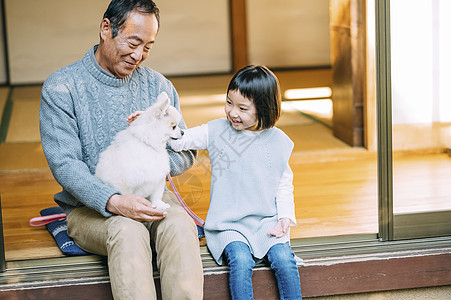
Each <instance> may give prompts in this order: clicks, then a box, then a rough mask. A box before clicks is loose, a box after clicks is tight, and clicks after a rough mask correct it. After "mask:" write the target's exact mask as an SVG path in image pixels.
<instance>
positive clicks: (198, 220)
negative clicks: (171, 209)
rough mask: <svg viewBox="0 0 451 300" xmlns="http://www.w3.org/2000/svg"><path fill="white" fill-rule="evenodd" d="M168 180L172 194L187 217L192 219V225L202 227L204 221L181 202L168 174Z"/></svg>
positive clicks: (180, 197)
mask: <svg viewBox="0 0 451 300" xmlns="http://www.w3.org/2000/svg"><path fill="white" fill-rule="evenodd" d="M168 180H169V183H170V184H171V187H172V191H173V192H174V194H175V196H176V197H177V200H179V202H180V205H182V207H183V208H184V209H185V210H186V212H187V213H188V215H190V216H191V218H193V220H194V223H196V225H199V226H204V223H205V221H204V220H202V219H201V218H199V217H198V216H197V215H196V214H195V213H194V212H193V211H192V210H191V209H190V208H189V207H188V205H186V203H185V201H183V199H182V196H180V193H179V191H178V190H177V188H176V187H175V184H174V181H172V177H171V175H169V173H168Z"/></svg>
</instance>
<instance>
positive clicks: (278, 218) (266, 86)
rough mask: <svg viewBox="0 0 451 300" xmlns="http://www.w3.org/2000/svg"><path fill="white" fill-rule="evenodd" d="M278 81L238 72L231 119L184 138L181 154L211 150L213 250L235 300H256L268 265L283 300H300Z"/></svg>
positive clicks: (250, 70) (258, 69)
mask: <svg viewBox="0 0 451 300" xmlns="http://www.w3.org/2000/svg"><path fill="white" fill-rule="evenodd" d="M280 106H281V96H280V88H279V82H278V80H277V77H276V76H275V75H274V74H273V73H272V72H271V71H270V70H269V69H268V68H266V67H264V66H247V67H245V68H243V69H241V70H240V71H238V72H237V73H236V74H235V76H234V77H233V78H232V80H231V82H230V84H229V87H228V89H227V99H226V103H225V114H226V119H217V120H213V121H210V122H208V123H207V124H203V125H201V126H198V127H194V128H191V129H188V130H186V131H185V134H184V136H183V138H182V139H180V140H176V141H171V142H170V143H169V145H170V146H171V148H172V149H173V150H175V151H181V150H186V149H197V150H200V149H206V150H208V152H209V156H210V161H211V172H212V178H211V192H210V208H209V210H208V214H207V218H206V221H205V226H204V230H205V237H206V241H207V246H208V248H209V250H210V252H211V254H212V255H213V257H214V259H215V260H216V262H217V263H218V264H223V263H224V262H225V263H227V265H228V266H229V285H230V292H231V295H232V299H253V291H252V280H251V279H252V268H253V267H254V265H255V263H256V262H260V261H262V260H264V261H267V262H269V264H270V266H271V268H272V269H273V270H274V271H275V275H276V279H277V284H278V287H279V294H280V299H302V297H301V285H300V279H299V273H298V268H297V266H296V260H295V255H294V253H293V251H292V250H291V247H290V244H289V240H290V237H289V226H290V225H295V224H296V217H295V214H294V201H293V185H292V180H293V173H292V171H291V169H290V167H289V165H288V159H289V158H290V154H291V151H292V149H293V142H292V141H291V140H290V139H289V138H288V136H287V135H286V134H285V133H283V132H282V131H281V130H280V129H278V128H276V127H274V125H275V123H276V121H277V120H278V119H279V116H280V111H281V108H280Z"/></svg>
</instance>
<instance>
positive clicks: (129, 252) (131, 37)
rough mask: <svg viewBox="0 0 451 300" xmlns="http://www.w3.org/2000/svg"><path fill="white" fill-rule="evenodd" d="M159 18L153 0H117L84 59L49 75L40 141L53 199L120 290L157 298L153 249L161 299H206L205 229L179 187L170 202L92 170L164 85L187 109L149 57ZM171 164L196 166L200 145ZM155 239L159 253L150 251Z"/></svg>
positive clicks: (117, 294)
mask: <svg viewBox="0 0 451 300" xmlns="http://www.w3.org/2000/svg"><path fill="white" fill-rule="evenodd" d="M158 28H159V10H158V8H157V7H156V5H155V4H154V3H153V2H152V1H151V0H113V1H112V2H111V3H110V5H109V6H108V8H107V10H106V12H105V14H104V16H103V20H102V22H101V25H100V42H99V44H98V45H95V46H94V47H93V48H91V49H90V50H89V51H88V52H87V53H86V55H85V56H84V57H83V58H82V59H81V60H79V61H77V62H75V63H73V64H71V65H69V66H66V67H64V68H62V69H60V70H58V71H56V72H55V73H53V74H52V75H50V76H49V78H47V80H46V81H45V83H44V85H43V88H42V95H41V108H40V125H41V139H42V146H43V149H44V152H45V155H46V157H47V160H48V163H49V166H50V168H51V170H52V172H53V175H54V177H55V179H56V180H57V181H58V183H59V184H60V185H61V186H62V188H63V190H62V191H61V192H60V193H58V194H56V195H55V197H54V199H55V201H56V202H57V203H58V205H59V206H61V207H62V208H63V209H64V210H65V212H66V214H67V226H68V233H69V235H70V236H71V237H72V238H73V239H74V241H75V242H76V244H77V245H78V246H80V248H82V249H84V250H86V251H88V252H91V253H95V254H99V255H105V256H107V257H108V268H109V274H110V280H111V288H112V292H113V296H114V298H115V299H156V292H155V286H154V279H153V269H152V259H154V260H156V264H157V265H158V268H159V271H160V280H161V287H162V288H161V291H162V297H163V299H202V292H203V275H202V262H201V259H200V251H199V243H198V238H197V229H196V226H195V224H194V222H193V221H192V219H191V218H190V217H189V216H188V215H187V214H186V212H185V211H184V210H183V208H182V207H181V206H179V205H177V203H175V202H174V199H175V197H174V195H173V194H172V193H170V192H169V191H166V192H165V195H164V199H163V200H164V201H165V202H169V203H171V208H169V209H168V211H161V210H157V209H155V208H154V207H153V206H152V204H151V203H150V202H149V201H148V200H147V199H144V198H141V197H139V196H137V195H122V194H121V193H120V192H119V191H117V190H115V189H113V188H112V187H110V186H107V185H105V184H104V183H103V182H102V181H100V180H99V179H98V178H97V177H95V176H94V175H93V174H94V172H95V167H96V164H97V161H98V158H99V154H100V153H101V152H102V151H103V150H104V149H105V148H106V147H107V146H108V145H109V144H110V142H111V141H112V139H113V138H114V136H115V135H116V133H117V132H119V131H120V130H122V129H124V128H125V126H127V123H126V121H125V120H126V118H127V116H128V115H129V114H130V113H132V112H134V111H137V110H144V109H145V108H147V107H148V106H150V105H152V104H153V103H154V102H155V101H156V98H157V96H158V95H159V94H160V93H161V92H163V91H165V92H166V93H167V94H168V95H169V97H170V99H172V101H173V103H172V105H174V106H175V107H176V108H178V109H179V110H180V105H179V100H178V95H177V92H176V91H175V89H174V87H173V85H172V84H171V83H170V82H169V81H168V80H167V79H166V78H165V77H163V76H162V75H161V74H160V73H158V72H156V71H154V70H151V69H149V68H147V67H144V66H141V63H142V62H143V61H144V60H145V59H146V58H147V57H148V56H149V53H150V50H151V48H152V46H153V44H154V42H155V39H156V36H157V33H158ZM169 155H170V161H171V173H172V174H173V175H177V174H180V173H183V172H184V171H186V170H187V169H189V168H190V167H191V166H192V164H193V162H194V159H195V155H196V153H195V152H192V151H191V152H190V151H187V152H181V153H175V152H170V153H169ZM152 248H153V250H154V251H155V252H156V253H157V256H156V258H155V257H152V253H153V251H152Z"/></svg>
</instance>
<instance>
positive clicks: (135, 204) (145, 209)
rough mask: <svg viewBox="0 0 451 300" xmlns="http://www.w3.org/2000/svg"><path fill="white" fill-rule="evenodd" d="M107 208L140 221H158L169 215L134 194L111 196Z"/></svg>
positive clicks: (114, 212)
mask: <svg viewBox="0 0 451 300" xmlns="http://www.w3.org/2000/svg"><path fill="white" fill-rule="evenodd" d="M106 209H107V210H108V211H109V212H111V213H113V214H117V215H121V216H124V217H127V218H130V219H133V220H136V221H139V222H152V221H158V220H161V219H163V218H164V217H166V215H167V212H166V211H163V210H159V209H156V207H155V206H153V205H152V203H151V202H150V201H149V200H147V199H145V198H143V197H140V196H138V195H133V194H130V195H117V194H116V195H113V196H111V198H110V199H109V200H108V202H107V204H106Z"/></svg>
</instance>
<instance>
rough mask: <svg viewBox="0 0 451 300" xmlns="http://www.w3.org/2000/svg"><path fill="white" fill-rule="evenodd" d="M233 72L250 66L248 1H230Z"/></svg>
mask: <svg viewBox="0 0 451 300" xmlns="http://www.w3.org/2000/svg"><path fill="white" fill-rule="evenodd" d="M230 12H231V13H230V16H231V25H232V63H233V72H234V73H235V72H236V71H238V70H239V69H241V68H243V67H245V66H247V65H248V64H249V59H248V47H247V25H246V0H230Z"/></svg>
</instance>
